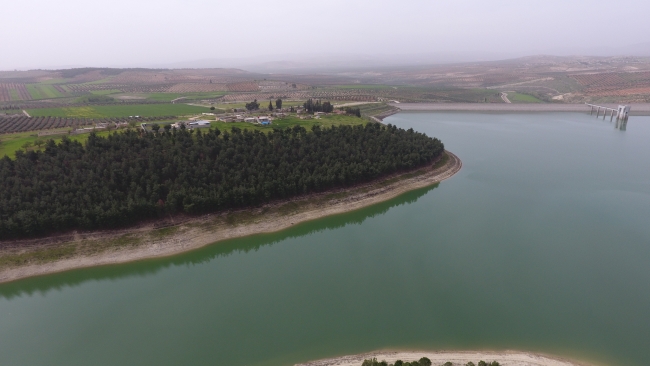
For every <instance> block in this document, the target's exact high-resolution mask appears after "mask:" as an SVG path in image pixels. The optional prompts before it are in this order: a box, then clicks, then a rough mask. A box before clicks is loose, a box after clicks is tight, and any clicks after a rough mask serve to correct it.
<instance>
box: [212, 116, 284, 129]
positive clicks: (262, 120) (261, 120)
mask: <svg viewBox="0 0 650 366" xmlns="http://www.w3.org/2000/svg"><path fill="white" fill-rule="evenodd" d="M274 115H275V116H276V117H279V116H278V115H277V113H275V114H274ZM282 116H284V114H283V115H282ZM219 121H222V122H247V123H254V124H259V125H264V126H266V125H270V124H271V123H272V122H273V118H272V117H271V116H251V117H246V115H242V114H235V115H230V116H223V117H220V118H219Z"/></svg>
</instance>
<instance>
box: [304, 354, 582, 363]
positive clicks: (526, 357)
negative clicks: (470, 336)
mask: <svg viewBox="0 0 650 366" xmlns="http://www.w3.org/2000/svg"><path fill="white" fill-rule="evenodd" d="M422 357H427V358H429V359H430V360H431V362H432V364H433V365H434V366H437V365H442V364H444V363H446V362H451V363H452V364H453V366H465V365H466V364H467V363H468V362H473V363H474V364H475V365H478V362H479V361H481V360H482V361H485V362H487V363H490V362H492V361H497V362H499V364H500V365H501V366H587V365H588V364H585V363H578V362H576V361H570V360H566V359H562V358H557V357H554V356H548V355H542V354H536V353H528V352H516V351H503V352H490V351H476V352H473V351H456V352H454V351H378V352H369V353H363V354H358V355H350V356H342V357H335V358H328V359H322V360H316V361H310V362H306V363H301V364H296V365H295V366H361V364H362V363H363V360H365V359H371V358H377V360H378V361H382V360H385V361H386V362H387V363H389V364H390V363H395V361H397V360H402V361H404V362H411V361H417V360H419V359H420V358H422Z"/></svg>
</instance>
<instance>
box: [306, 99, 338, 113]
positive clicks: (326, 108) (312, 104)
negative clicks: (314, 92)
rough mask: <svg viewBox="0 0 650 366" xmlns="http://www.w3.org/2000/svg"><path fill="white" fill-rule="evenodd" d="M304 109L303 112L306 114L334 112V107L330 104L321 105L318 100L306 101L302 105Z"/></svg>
mask: <svg viewBox="0 0 650 366" xmlns="http://www.w3.org/2000/svg"><path fill="white" fill-rule="evenodd" d="M302 106H303V107H304V108H305V111H307V113H314V112H325V113H332V112H334V106H333V105H332V103H330V102H323V103H321V102H320V100H316V101H313V100H312V99H311V98H310V99H309V100H307V101H306V102H305V103H303V105H302Z"/></svg>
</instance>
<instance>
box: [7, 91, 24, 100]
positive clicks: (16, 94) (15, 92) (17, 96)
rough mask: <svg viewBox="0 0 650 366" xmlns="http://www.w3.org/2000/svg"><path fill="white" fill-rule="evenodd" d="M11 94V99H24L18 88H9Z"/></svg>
mask: <svg viewBox="0 0 650 366" xmlns="http://www.w3.org/2000/svg"><path fill="white" fill-rule="evenodd" d="M9 96H10V97H11V100H22V98H20V95H18V90H16V89H9Z"/></svg>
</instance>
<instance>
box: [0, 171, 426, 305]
mask: <svg viewBox="0 0 650 366" xmlns="http://www.w3.org/2000/svg"><path fill="white" fill-rule="evenodd" d="M438 186H439V183H436V184H434V185H431V186H428V187H425V188H420V189H417V190H413V191H410V192H407V193H404V194H402V195H400V196H398V197H396V198H393V199H391V200H388V201H384V202H380V203H377V204H374V205H372V206H369V207H365V208H362V209H359V210H356V211H352V212H346V213H343V214H338V215H333V216H329V217H325V218H322V219H317V220H314V221H309V222H304V223H301V224H298V225H296V226H295V227H292V228H289V229H286V230H282V231H279V232H275V233H270V234H256V235H252V236H248V237H243V238H235V239H230V240H226V241H223V242H219V243H218V244H214V245H209V246H206V247H203V248H200V249H197V250H193V251H190V252H187V253H182V254H179V255H175V256H171V257H166V258H154V259H146V260H141V261H137V262H132V263H124V264H116V265H104V266H99V267H94V268H82V269H76V270H70V271H66V272H62V273H57V274H51V275H44V276H38V277H34V278H27V279H24V280H18V281H14V282H10V283H7V284H4V285H0V297H1V298H5V299H11V298H14V297H16V296H20V295H23V294H26V295H32V294H34V293H41V294H45V293H47V292H48V291H52V290H63V289H64V288H66V287H74V286H79V285H81V284H83V283H85V282H89V281H103V280H112V281H115V280H119V279H124V278H128V277H134V276H138V277H145V276H149V275H154V274H156V273H158V272H160V271H161V270H163V269H165V268H169V267H171V266H193V265H199V264H204V263H207V262H210V261H213V260H215V259H217V258H220V257H227V256H229V255H232V254H237V253H249V252H251V251H258V250H259V249H260V248H262V247H265V246H271V245H273V244H276V243H279V242H281V241H284V240H287V239H293V238H300V237H306V236H308V235H312V234H316V233H319V232H323V231H326V230H333V229H338V228H343V227H345V226H348V225H360V224H362V223H363V222H364V221H366V220H367V219H369V218H373V217H376V216H379V215H383V214H385V213H386V212H388V211H389V210H390V209H391V208H393V207H397V206H401V205H408V204H412V203H414V202H416V201H417V200H418V199H420V198H421V197H422V196H424V195H426V194H427V193H429V192H430V191H432V190H433V189H435V188H437V187H438Z"/></svg>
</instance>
